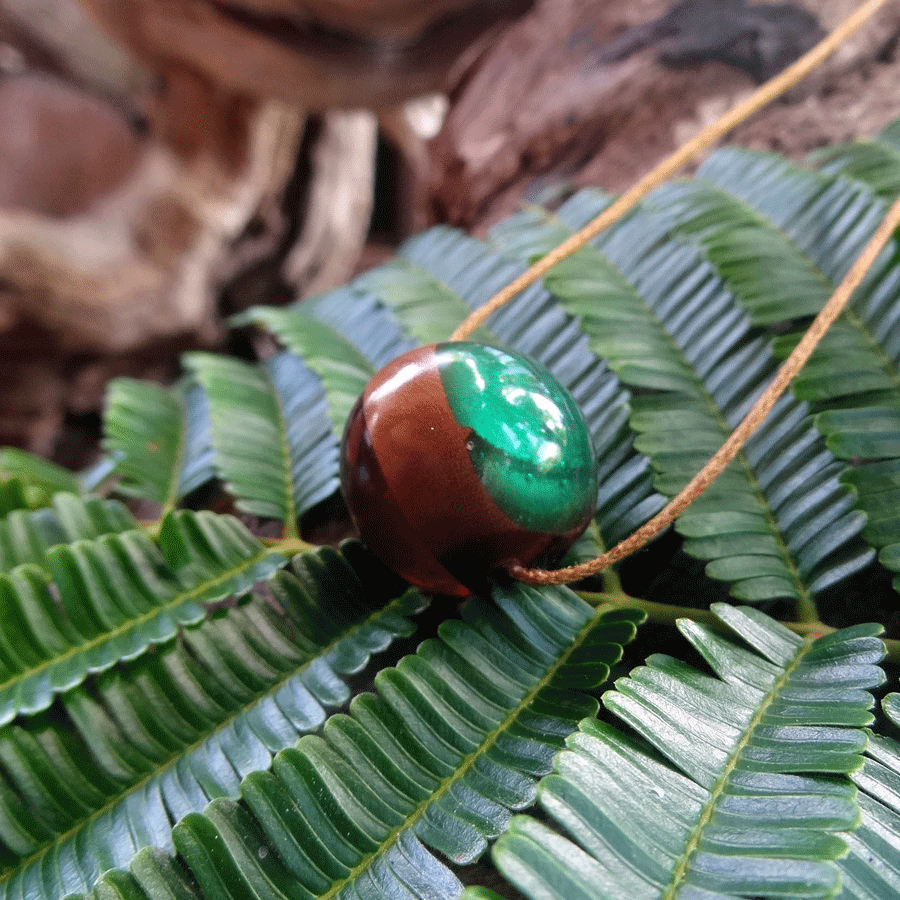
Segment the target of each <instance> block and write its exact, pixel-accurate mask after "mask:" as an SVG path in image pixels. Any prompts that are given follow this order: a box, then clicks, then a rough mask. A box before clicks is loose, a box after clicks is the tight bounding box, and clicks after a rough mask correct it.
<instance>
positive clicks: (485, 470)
mask: <svg viewBox="0 0 900 900" xmlns="http://www.w3.org/2000/svg"><path fill="white" fill-rule="evenodd" d="M436 361H437V366H438V371H439V372H440V375H441V383H442V384H443V386H444V391H445V393H446V395H447V402H448V403H449V405H450V409H451V411H452V413H453V416H454V418H455V419H456V421H457V422H458V423H459V424H460V425H462V426H463V427H465V428H471V429H472V434H471V436H470V439H469V442H468V444H467V450H468V451H469V457H470V459H471V460H472V464H473V465H474V467H475V471H476V472H477V473H478V477H479V478H480V479H481V481H482V483H483V484H484V486H485V487H486V488H487V491H488V493H489V494H490V495H491V497H493V499H494V500H495V501H496V502H497V505H498V506H499V507H500V508H501V509H502V510H503V511H504V512H505V513H506V514H507V515H508V516H509V517H510V519H512V520H513V521H514V522H516V523H517V524H519V525H521V526H522V527H523V528H529V529H531V530H532V531H557V532H564V531H568V530H569V529H570V528H574V527H576V526H577V525H579V524H580V523H582V522H583V521H584V517H585V513H586V512H587V513H588V514H590V513H591V512H593V510H594V508H595V507H596V500H597V474H596V473H597V463H596V459H595V458H594V451H593V448H592V446H591V440H590V436H589V434H588V430H587V425H586V424H585V421H584V416H582V414H581V410H580V409H579V408H578V406H577V405H576V404H575V401H574V400H573V399H572V397H571V395H570V394H569V393H568V391H566V390H565V389H564V388H563V387H562V385H561V384H560V383H559V382H558V381H557V380H556V379H555V378H554V377H553V376H552V375H551V374H550V373H549V372H548V371H546V369H544V368H543V367H541V366H538V365H537V364H536V363H533V362H532V361H531V360H528V359H526V358H525V357H522V356H519V355H513V354H510V353H508V352H506V351H503V350H498V349H497V348H495V347H488V346H484V345H482V344H473V343H468V342H463V341H457V342H455V343H447V344H439V345H438V346H437V347H436Z"/></svg>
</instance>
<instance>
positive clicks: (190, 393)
mask: <svg viewBox="0 0 900 900" xmlns="http://www.w3.org/2000/svg"><path fill="white" fill-rule="evenodd" d="M103 426H104V441H103V447H104V449H105V450H106V452H107V453H109V454H111V455H112V457H113V458H114V459H115V460H117V464H116V471H117V472H118V473H119V475H120V476H121V480H120V481H119V483H118V485H117V487H118V489H119V490H121V491H122V492H123V493H126V494H131V495H133V496H138V497H144V498H147V499H149V500H155V501H157V502H158V503H160V504H162V506H163V508H164V509H165V510H168V509H171V508H173V507H174V506H175V505H176V503H177V502H178V501H179V500H180V499H181V498H182V497H184V496H185V495H187V494H189V493H190V492H191V491H193V490H194V489H196V488H198V487H200V486H201V485H202V484H204V483H206V482H207V481H210V480H211V479H212V478H213V477H214V475H215V471H214V469H213V465H212V447H211V445H210V421H209V410H208V408H207V403H206V397H205V396H204V394H203V391H201V390H200V388H199V387H197V386H196V385H190V384H181V385H179V386H177V387H175V388H172V389H166V388H163V387H161V386H159V385H155V384H151V383H148V382H144V381H134V380H133V379H130V378H117V379H116V380H115V381H113V382H111V384H110V386H109V388H108V391H107V396H106V406H105V409H104V416H103Z"/></svg>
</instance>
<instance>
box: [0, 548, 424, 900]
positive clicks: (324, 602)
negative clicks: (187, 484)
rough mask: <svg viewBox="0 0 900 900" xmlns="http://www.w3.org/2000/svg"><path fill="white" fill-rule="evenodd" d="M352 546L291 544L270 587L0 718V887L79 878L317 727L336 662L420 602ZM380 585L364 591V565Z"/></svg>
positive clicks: (123, 861)
mask: <svg viewBox="0 0 900 900" xmlns="http://www.w3.org/2000/svg"><path fill="white" fill-rule="evenodd" d="M384 574H385V573H384V572H383V571H382V570H381V568H380V566H379V565H378V564H375V563H373V562H372V560H371V558H370V557H369V555H368V554H367V553H366V552H365V551H364V550H363V549H362V548H361V546H360V545H353V544H351V545H348V546H346V547H345V548H344V553H343V554H341V555H339V554H337V553H336V552H335V551H333V550H330V549H324V550H321V551H318V552H316V553H314V554H307V555H305V556H303V557H299V556H298V557H296V558H295V559H294V561H293V571H291V572H287V571H282V572H279V573H278V574H277V575H276V577H275V578H274V579H273V581H272V582H271V583H270V587H271V590H272V594H273V599H274V600H275V602H276V603H277V607H278V608H277V610H276V608H275V606H273V605H272V604H271V603H268V602H266V601H264V600H262V599H256V600H253V601H251V602H244V603H242V604H241V605H239V606H238V607H237V608H236V609H232V610H229V611H228V614H227V615H224V614H219V615H217V616H216V617H214V618H211V619H208V620H207V621H206V622H205V623H204V624H203V626H202V627H200V628H195V629H187V630H186V631H185V632H184V634H183V637H182V641H181V642H180V643H173V644H170V645H168V646H167V647H166V648H165V649H164V650H163V651H162V652H160V653H158V654H154V655H148V656H145V657H143V658H142V659H141V660H139V661H137V662H136V663H134V664H132V665H131V666H129V667H126V668H123V669H119V670H114V671H110V672H107V673H105V674H104V675H103V676H101V677H100V678H99V679H98V681H97V688H96V690H93V691H88V690H86V689H84V688H80V689H76V690H74V691H70V692H69V693H67V694H66V695H65V696H64V697H63V698H62V701H61V703H60V708H59V710H58V711H57V714H56V715H55V716H54V717H53V719H52V720H50V721H47V722H44V723H43V724H42V725H39V726H37V727H35V726H33V725H32V726H30V727H28V728H25V727H19V726H12V727H7V728H5V729H2V730H0V776H2V777H0V785H3V789H2V790H0V857H3V860H4V863H5V866H6V869H7V871H6V873H5V874H2V875H0V897H4V898H12V897H16V896H27V897H32V898H35V900H37V898H48V900H49V898H56V897H59V896H61V895H62V894H63V893H67V892H70V891H75V890H85V889H86V888H89V887H90V886H91V885H93V883H94V881H95V880H96V878H97V876H98V875H99V873H100V872H102V871H104V870H105V869H107V868H109V867H110V866H120V867H124V866H127V865H128V864H129V863H130V862H131V860H132V858H133V856H134V854H135V853H136V852H137V851H138V850H139V849H141V848H142V847H147V846H155V847H159V848H163V849H169V850H171V849H172V843H171V836H170V831H171V827H172V825H173V824H174V823H175V822H177V821H178V820H179V819H180V818H182V817H183V816H185V815H187V814H188V813H190V812H199V811H201V810H202V809H203V808H204V807H205V806H206V805H207V803H208V802H209V801H210V800H211V799H212V798H214V797H237V796H238V793H239V785H240V780H241V778H243V777H244V776H246V775H247V774H249V773H250V772H252V771H255V770H259V769H266V768H268V766H269V765H270V763H271V760H272V757H273V755H274V754H275V753H277V752H278V751H279V750H283V749H285V748H286V747H289V746H291V745H292V744H293V743H294V742H295V741H296V740H297V738H298V737H299V736H300V735H301V734H303V733H306V732H309V731H312V730H314V729H315V728H317V727H319V726H320V725H321V723H322V722H323V721H324V718H325V709H326V708H328V707H334V706H337V705H340V704H342V703H344V702H346V700H347V699H348V696H349V689H348V688H347V685H346V683H345V680H344V678H343V677H342V676H345V675H349V674H353V673H355V672H358V671H359V670H360V669H362V668H363V667H364V666H365V665H366V664H367V663H368V660H369V658H370V656H371V654H373V653H375V652H378V651H380V650H383V649H385V647H387V646H388V645H389V644H390V643H391V641H392V640H394V639H395V638H396V637H399V636H405V635H408V634H409V633H411V631H412V626H411V623H410V622H409V619H408V616H409V615H410V614H411V613H414V612H417V611H418V610H419V609H420V608H421V607H422V605H423V601H422V598H421V597H420V596H419V595H418V594H415V593H413V592H406V593H405V594H403V595H402V596H400V597H397V598H396V599H393V600H391V601H390V602H388V603H387V604H386V605H385V606H384V607H383V608H382V609H378V608H375V607H376V606H378V605H381V604H382V603H384V601H385V600H386V599H387V598H388V597H389V596H390V593H389V592H388V590H387V589H388V588H392V589H394V590H395V591H396V590H404V589H405V585H403V584H402V582H399V580H397V579H393V578H385V577H384ZM373 576H374V577H378V578H379V581H380V583H381V584H382V585H384V586H385V589H379V590H377V591H373V590H372V589H371V587H370V586H369V585H370V584H371V579H372V577H373Z"/></svg>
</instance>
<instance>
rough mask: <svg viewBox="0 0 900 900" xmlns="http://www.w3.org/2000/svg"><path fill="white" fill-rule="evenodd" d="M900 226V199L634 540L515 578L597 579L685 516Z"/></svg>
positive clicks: (518, 571) (517, 571)
mask: <svg viewBox="0 0 900 900" xmlns="http://www.w3.org/2000/svg"><path fill="white" fill-rule="evenodd" d="M898 227H900V198H898V199H897V200H895V201H894V203H893V205H892V206H891V208H890V209H889V210H888V211H887V215H885V217H884V219H883V220H882V222H881V224H880V225H879V226H878V228H877V229H876V231H875V233H874V234H873V235H872V237H871V239H870V240H869V242H868V244H866V246H865V248H864V249H863V251H862V253H861V254H860V255H859V258H858V259H857V260H856V262H855V263H854V264H853V265H852V266H851V268H850V271H849V272H847V274H846V275H845V276H844V278H843V280H842V281H841V283H840V284H839V285H838V287H837V289H836V290H835V292H834V293H833V294H832V295H831V297H830V299H829V300H828V302H827V303H826V304H825V306H823V307H822V310H821V311H820V312H819V314H818V315H817V316H816V317H815V319H813V322H812V324H811V325H810V326H809V329H808V330H807V332H806V334H804V335H803V337H802V338H801V339H800V343H799V344H797V346H796V347H795V348H794V350H793V352H792V353H791V355H790V356H789V357H788V358H787V359H786V360H785V361H784V363H783V364H782V365H781V368H779V370H778V372H777V373H776V374H775V377H774V378H773V379H772V382H771V383H770V384H769V386H768V387H767V388H766V390H765V391H764V392H763V394H762V395H761V396H760V398H759V399H758V400H757V401H756V403H754V404H753V408H752V409H751V410H750V411H749V412H748V413H747V415H746V416H745V417H744V419H743V421H742V422H741V423H740V425H738V426H737V428H735V429H734V431H733V432H732V433H731V436H730V437H729V438H728V440H727V441H725V443H724V444H723V445H722V446H721V447H720V448H719V450H718V451H717V452H716V453H715V454H714V455H713V456H712V458H711V459H710V460H709V462H708V463H707V464H706V465H705V466H704V467H703V468H702V469H701V470H700V471H699V472H698V473H697V474H696V475H695V476H694V477H693V478H692V479H691V481H690V482H689V483H688V484H687V486H686V487H685V488H684V489H683V490H682V491H681V492H680V493H679V494H678V495H677V496H676V497H674V498H673V499H672V500H671V501H669V503H668V504H667V505H666V506H665V508H664V509H662V510H661V511H660V512H658V513H657V514H656V515H655V516H654V517H653V518H652V519H650V521H649V522H647V523H646V524H645V525H642V526H641V527H640V528H639V529H638V530H637V531H635V532H634V533H633V534H632V535H631V536H630V537H627V538H626V539H625V540H624V541H621V542H620V543H618V544H617V545H616V546H615V547H613V548H612V549H611V550H608V551H607V552H606V553H603V554H601V555H600V556H598V557H596V558H595V559H592V560H590V561H589V562H586V563H581V564H580V565H577V566H569V567H568V568H566V569H557V570H556V571H552V572H551V571H547V570H544V569H526V568H523V567H522V566H512V567H510V569H509V573H510V575H512V576H513V578H516V579H518V580H519V581H524V582H525V583H526V584H535V585H544V584H568V583H569V582H572V581H578V580H580V579H582V578H587V577H588V576H589V575H596V574H597V573H598V572H601V571H603V569H605V568H607V566H610V565H612V564H613V563H614V562H618V561H619V560H620V559H623V558H624V557H626V556H629V555H630V554H632V553H634V552H635V550H639V549H640V548H641V547H643V546H644V545H645V544H647V543H648V542H649V541H650V540H652V539H653V538H654V537H655V536H656V535H657V534H659V532H660V531H662V530H663V529H664V528H665V527H666V526H668V525H669V524H670V523H671V522H672V521H674V520H675V518H676V517H678V516H679V515H681V513H682V512H684V510H685V509H687V507H688V506H690V504H691V503H693V502H694V500H696V499H697V497H698V496H699V495H700V494H701V493H702V492H703V491H704V490H705V489H706V488H707V487H709V485H710V484H711V483H712V481H713V480H714V479H716V478H717V477H718V476H719V475H720V474H721V473H722V471H723V470H724V469H725V467H726V466H727V465H728V464H729V463H730V462H731V461H732V460H733V459H734V458H735V457H736V456H737V455H738V453H739V452H740V449H741V447H743V445H744V443H745V442H746V440H747V438H749V437H750V435H751V434H752V433H753V432H754V431H755V430H756V428H757V427H758V426H759V425H760V423H761V422H762V420H763V419H764V418H765V417H766V415H767V414H768V413H769V411H770V410H771V409H772V407H773V406H774V405H775V402H776V401H777V400H778V398H779V397H780V396H781V395H782V394H783V393H784V391H785V390H786V389H787V387H788V386H789V385H790V383H791V381H792V380H793V378H794V376H795V375H796V374H797V373H798V372H799V371H800V369H801V368H803V365H804V364H805V363H806V361H807V360H808V359H809V357H810V356H811V354H812V352H813V350H815V348H816V346H817V345H818V343H819V341H821V340H822V337H823V336H824V335H825V332H826V331H828V329H829V327H830V326H831V325H832V324H833V323H834V321H835V319H837V317H838V316H839V315H840V314H841V311H842V310H843V309H844V307H845V306H846V305H847V301H848V300H849V299H850V296H851V294H852V293H853V291H855V290H856V288H857V287H858V286H859V284H860V282H861V281H862V280H863V278H865V276H866V273H867V272H868V271H869V269H870V268H871V267H872V264H873V263H874V262H875V259H876V257H877V256H878V254H879V253H880V252H881V250H882V248H883V247H884V245H885V244H886V243H887V242H888V240H889V239H890V238H891V236H892V235H893V233H894V231H895V230H896V229H897V228H898Z"/></svg>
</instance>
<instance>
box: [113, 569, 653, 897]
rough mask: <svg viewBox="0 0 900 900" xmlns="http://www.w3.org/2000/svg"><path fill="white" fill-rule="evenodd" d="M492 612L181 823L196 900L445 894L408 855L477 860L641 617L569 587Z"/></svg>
mask: <svg viewBox="0 0 900 900" xmlns="http://www.w3.org/2000/svg"><path fill="white" fill-rule="evenodd" d="M495 600H496V603H497V605H496V606H494V605H493V604H489V603H487V602H486V601H481V600H476V601H473V602H472V603H470V604H469V605H468V606H467V607H466V609H465V618H466V621H465V622H459V621H448V622H445V623H444V624H443V625H442V626H441V629H440V637H439V638H438V639H431V640H428V641H426V642H425V643H424V644H422V646H421V647H420V648H419V650H418V652H417V653H416V654H414V655H412V656H409V657H407V658H405V659H404V660H402V661H401V663H400V664H399V666H398V667H397V668H396V669H387V670H383V671H382V672H380V673H379V675H378V676H377V678H376V681H375V684H376V688H377V690H378V696H374V695H362V696H359V697H357V698H356V699H355V700H354V702H353V703H352V704H351V707H350V714H349V715H340V714H339V715H337V716H333V717H332V718H331V719H329V720H328V722H327V723H326V725H325V728H324V730H323V732H322V735H321V737H318V736H312V735H309V736H306V737H303V738H301V740H300V741H299V742H298V744H297V747H296V748H294V749H290V750H285V751H283V752H282V753H279V754H278V756H276V758H275V762H274V764H273V766H272V770H271V771H270V772H255V773H253V774H251V775H249V776H248V777H247V778H246V779H245V780H244V782H243V784H242V788H241V795H242V800H241V801H239V802H234V801H223V800H216V801H213V803H212V804H211V805H210V807H209V808H208V809H207V811H206V813H205V814H204V815H190V816H187V817H186V818H185V819H183V820H182V822H181V823H180V824H179V825H177V826H176V827H175V829H174V831H173V838H174V842H175V846H176V848H177V850H178V852H179V854H180V861H181V862H182V864H184V865H185V866H186V867H187V868H188V870H189V871H190V873H191V875H192V876H193V878H195V879H196V880H197V882H198V884H199V888H200V892H199V893H198V896H205V897H207V898H210V900H212V898H220V897H235V898H237V897H247V896H258V897H274V896H291V897H306V898H308V897H316V896H318V897H322V896H330V897H337V896H347V897H349V896H359V897H372V898H374V897H381V896H385V895H387V896H395V895H400V896H409V897H416V898H423V900H424V898H428V897H435V896H451V897H452V896H455V895H456V894H457V893H458V891H459V885H458V882H456V880H455V878H454V877H453V876H452V875H450V873H449V872H447V870H446V869H445V868H444V867H443V866H442V865H440V864H439V863H438V862H437V861H436V860H434V859H433V857H430V855H429V854H428V853H427V852H426V851H425V850H424V848H423V847H422V845H421V843H420V842H424V843H425V844H428V845H430V846H431V847H433V848H435V849H437V850H439V851H440V852H442V853H443V854H445V855H446V856H448V857H449V858H451V859H454V860H457V861H465V860H472V859H475V858H476V857H477V856H479V855H480V854H481V853H482V852H483V851H484V849H485V848H486V846H487V842H488V840H489V839H491V838H493V837H495V836H496V835H497V834H498V833H500V832H501V831H503V829H504V828H505V826H506V822H507V821H508V819H509V816H510V809H516V808H522V807H524V806H526V805H528V804H529V803H530V802H531V801H532V799H533V797H534V789H535V779H536V778H537V777H539V776H540V775H541V774H543V773H545V772H547V771H549V767H550V764H551V760H552V757H553V754H554V753H555V752H556V750H557V749H558V748H559V747H560V746H561V744H562V740H563V738H564V737H565V735H567V734H568V733H569V732H570V731H571V730H572V729H573V728H574V727H575V725H576V723H577V722H578V720H579V719H580V718H581V717H582V716H583V715H584V713H585V712H587V711H590V710H592V709H596V703H595V701H593V700H592V699H591V698H589V697H587V696H585V695H584V694H580V693H578V689H579V688H584V687H591V686H596V685H598V684H599V683H601V682H602V681H603V680H604V679H605V677H606V674H607V673H608V666H609V665H610V664H611V663H612V662H614V661H615V660H617V659H618V658H619V656H620V654H621V644H622V643H623V642H624V641H627V640H630V639H631V637H632V636H633V634H634V631H635V624H636V622H638V621H640V619H641V618H642V617H641V614H639V613H637V612H635V611H633V610H632V611H616V612H610V611H607V612H603V611H594V610H591V609H590V607H588V606H586V605H585V604H583V603H582V602H581V601H580V600H579V599H578V598H577V597H576V596H575V595H574V594H572V592H571V591H568V590H567V589H565V588H558V589H556V588H554V589H545V590H543V591H537V590H534V589H531V588H527V587H524V586H521V585H516V586H512V587H510V588H508V589H498V590H497V591H496V592H495ZM148 864H149V865H152V866H153V867H154V869H155V874H154V875H153V878H154V879H156V883H157V884H158V885H161V884H164V883H166V882H167V881H168V878H169V876H167V875H166V874H165V873H164V872H162V871H161V869H160V864H159V863H158V862H154V861H153V860H152V859H150V857H149V855H148V854H145V855H144V856H143V857H141V865H148ZM145 874H146V873H145ZM132 875H133V876H134V881H133V882H131V881H129V883H139V881H138V879H139V878H140V877H141V876H140V875H139V872H138V868H137V861H136V865H135V866H133V867H132ZM117 877H123V876H117ZM108 883H109V882H108V881H107V882H106V884H107V885H108ZM145 883H148V882H146V881H145ZM181 883H182V882H178V884H181ZM101 884H103V882H101ZM99 891H100V889H99V888H98V894H97V895H98V896H99ZM439 891H441V892H442V893H438V892H439Z"/></svg>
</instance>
